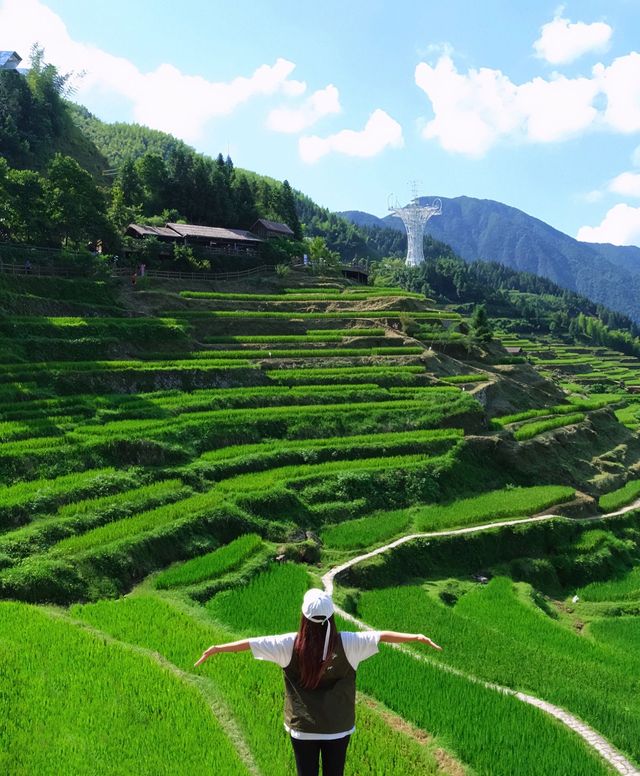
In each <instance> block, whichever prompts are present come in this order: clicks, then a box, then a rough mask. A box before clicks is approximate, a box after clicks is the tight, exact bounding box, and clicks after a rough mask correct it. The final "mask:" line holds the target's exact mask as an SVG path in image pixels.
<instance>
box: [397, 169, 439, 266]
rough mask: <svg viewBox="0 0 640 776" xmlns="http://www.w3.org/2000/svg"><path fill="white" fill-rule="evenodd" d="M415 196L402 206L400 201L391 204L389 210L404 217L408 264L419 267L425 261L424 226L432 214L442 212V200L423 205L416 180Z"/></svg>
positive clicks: (413, 187) (414, 186) (437, 214)
mask: <svg viewBox="0 0 640 776" xmlns="http://www.w3.org/2000/svg"><path fill="white" fill-rule="evenodd" d="M412 189H413V197H412V199H411V202H410V203H409V204H408V205H405V206H404V207H400V205H399V203H398V201H397V200H396V203H395V205H394V206H392V205H389V211H390V212H391V213H395V215H397V216H399V217H400V218H401V219H402V223H403V224H404V228H405V229H406V230H407V266H409V267H417V266H418V264H422V262H423V261H424V249H423V244H422V243H423V237H424V227H425V224H426V223H427V221H428V220H429V219H430V218H431V217H432V216H439V215H441V214H442V202H440V200H439V199H436V200H434V202H433V203H432V204H431V205H421V204H420V203H419V201H418V199H419V197H418V193H417V191H418V188H417V184H416V183H415V182H414V183H413V185H412Z"/></svg>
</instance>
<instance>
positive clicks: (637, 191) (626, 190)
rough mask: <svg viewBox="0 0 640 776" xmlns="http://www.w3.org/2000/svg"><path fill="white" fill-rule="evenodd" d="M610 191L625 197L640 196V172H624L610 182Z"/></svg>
mask: <svg viewBox="0 0 640 776" xmlns="http://www.w3.org/2000/svg"><path fill="white" fill-rule="evenodd" d="M609 191H613V192H614V193H615V194H622V195H623V196H625V197H640V173H637V172H623V173H621V174H620V175H617V176H616V177H615V178H614V179H613V180H612V181H611V182H610V183H609Z"/></svg>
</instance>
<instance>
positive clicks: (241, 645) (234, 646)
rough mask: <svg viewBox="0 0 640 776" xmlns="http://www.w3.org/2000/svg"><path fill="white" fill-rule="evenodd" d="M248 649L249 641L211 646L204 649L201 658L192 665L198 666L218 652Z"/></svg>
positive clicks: (243, 640)
mask: <svg viewBox="0 0 640 776" xmlns="http://www.w3.org/2000/svg"><path fill="white" fill-rule="evenodd" d="M246 649H249V640H248V639H242V640H241V641H230V642H229V643H228V644H213V645H212V646H210V647H209V649H205V651H204V652H203V653H202V657H201V658H200V660H198V661H197V663H195V664H194V665H196V666H199V665H200V663H204V661H205V660H206V659H207V658H209V657H211V655H217V654H218V652H244V651H245V650H246Z"/></svg>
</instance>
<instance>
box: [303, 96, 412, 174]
mask: <svg viewBox="0 0 640 776" xmlns="http://www.w3.org/2000/svg"><path fill="white" fill-rule="evenodd" d="M403 145H404V140H403V137H402V127H401V126H400V124H398V122H397V121H395V120H394V119H392V118H391V116H389V114H388V113H385V111H383V110H380V108H378V109H377V110H375V111H374V112H373V113H372V114H371V116H369V120H368V121H367V123H366V125H365V128H364V129H363V130H362V131H361V132H356V131H354V130H352V129H343V130H342V131H341V132H338V133H336V134H335V135H329V136H328V137H324V138H323V137H318V136H317V135H310V136H306V137H301V138H300V140H299V141H298V149H299V151H300V157H301V158H302V160H303V161H305V162H309V163H313V162H317V161H318V159H320V158H321V157H323V156H326V155H327V154H329V153H332V152H334V153H339V154H345V155H346V156H359V157H371V156H376V155H377V154H379V153H381V152H382V151H383V150H384V149H385V148H387V147H392V148H401V147H402V146H403Z"/></svg>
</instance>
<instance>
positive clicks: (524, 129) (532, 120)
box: [415, 54, 598, 157]
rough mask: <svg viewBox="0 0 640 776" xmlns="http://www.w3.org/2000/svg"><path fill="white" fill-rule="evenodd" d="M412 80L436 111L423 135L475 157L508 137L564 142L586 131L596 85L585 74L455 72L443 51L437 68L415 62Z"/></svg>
mask: <svg viewBox="0 0 640 776" xmlns="http://www.w3.org/2000/svg"><path fill="white" fill-rule="evenodd" d="M415 81H416V84H417V85H418V86H419V87H420V88H421V89H422V90H423V91H424V92H425V94H426V95H427V97H428V98H429V99H430V100H431V103H432V107H433V111H434V114H435V117H434V118H433V119H432V120H431V121H429V122H428V123H427V125H426V126H425V128H424V129H423V132H422V134H423V137H425V138H426V139H437V140H438V141H439V143H440V145H441V146H442V147H443V148H445V149H446V150H448V151H453V152H457V153H462V154H467V155H469V156H474V157H480V156H484V154H486V153H487V151H488V150H489V149H490V148H491V147H492V146H493V145H495V144H496V143H497V142H498V141H499V140H500V139H502V138H505V137H509V136H515V137H521V138H524V139H526V140H529V141H531V142H552V141H558V140H563V139H565V138H567V137H570V136H571V135H574V134H577V133H579V132H581V131H583V130H585V129H586V128H587V127H589V126H590V125H591V124H592V123H593V122H594V120H595V118H596V116H597V110H596V108H595V107H594V106H593V100H594V98H595V96H596V94H597V93H598V85H597V83H596V82H594V81H592V80H590V79H588V78H574V79H569V78H565V77H564V76H556V77H555V78H553V79H552V80H550V81H546V80H544V79H543V78H534V79H533V80H531V81H528V82H527V83H524V84H521V85H517V84H514V83H513V82H512V81H511V80H510V79H509V78H508V77H507V76H506V75H504V73H502V72H501V71H500V70H492V69H490V68H480V69H479V70H475V69H471V70H469V71H468V73H466V74H463V73H459V72H458V71H457V69H456V67H455V65H454V63H453V61H452V59H451V57H450V56H449V55H448V54H447V55H443V56H441V57H440V58H439V59H438V62H437V63H436V65H435V66H431V65H428V64H426V63H425V62H421V63H420V64H418V66H417V67H416V70H415Z"/></svg>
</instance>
